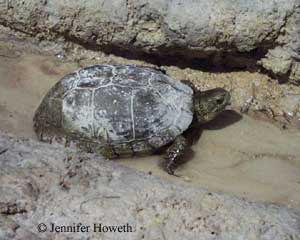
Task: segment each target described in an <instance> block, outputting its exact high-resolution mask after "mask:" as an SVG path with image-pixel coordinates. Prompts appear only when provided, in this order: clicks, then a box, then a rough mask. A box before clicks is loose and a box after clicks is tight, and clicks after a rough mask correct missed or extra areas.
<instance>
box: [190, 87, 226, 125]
mask: <svg viewBox="0 0 300 240" xmlns="http://www.w3.org/2000/svg"><path fill="white" fill-rule="evenodd" d="M228 105H230V93H229V92H228V91H226V90H225V89H223V88H214V89H211V90H207V91H203V92H198V93H196V94H195V97H194V111H195V114H196V117H197V120H198V122H199V123H206V122H208V121H210V120H212V119H214V118H215V117H216V116H217V115H218V114H219V113H221V112H222V111H224V110H225V108H226V106H228Z"/></svg>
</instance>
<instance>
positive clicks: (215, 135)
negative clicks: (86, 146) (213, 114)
mask: <svg viewBox="0 0 300 240" xmlns="http://www.w3.org/2000/svg"><path fill="white" fill-rule="evenodd" d="M80 65H82V64H79V63H75V62H62V61H61V60H60V59H59V58H57V57H55V56H43V55H38V54H26V55H24V54H22V53H11V52H7V53H6V52H5V51H4V52H3V51H2V52H1V54H0V129H1V130H5V131H8V132H12V133H14V134H16V135H18V136H25V137H32V138H35V134H34V132H33V130H32V117H33V114H34V111H35V109H36V108H37V106H38V104H39V102H40V101H41V99H42V97H43V96H44V95H45V93H46V92H47V91H48V90H49V89H50V87H51V86H52V85H53V84H54V83H55V82H56V81H58V80H59V79H60V78H61V77H63V76H64V75H65V74H66V73H68V72H71V71H73V70H75V69H77V68H79V66H80ZM235 74H237V75H238V74H240V73H235ZM243 74H244V73H243ZM248 75H249V78H251V77H254V78H255V77H256V76H257V73H248ZM299 143H300V131H293V130H290V129H289V130H282V129H280V128H278V127H276V126H274V125H273V124H270V123H268V122H265V121H258V120H254V119H252V118H250V117H248V116H246V115H243V116H241V115H239V114H238V113H236V112H233V111H228V112H225V113H224V114H223V115H222V116H220V117H219V118H218V119H217V120H216V121H214V122H213V123H211V124H210V125H208V126H205V127H204V129H203V132H202V134H201V137H200V139H199V141H198V142H197V143H196V144H195V145H194V146H193V147H192V150H193V156H192V159H191V160H190V161H189V162H187V163H186V164H185V165H184V166H182V167H181V168H180V169H178V171H177V173H178V174H179V175H181V176H182V177H171V176H169V175H167V174H166V173H165V172H164V171H162V169H161V168H160V167H159V166H158V162H159V158H160V157H159V156H153V157H145V158H135V159H123V160H120V163H121V164H124V165H126V166H129V167H132V168H135V169H138V170H141V171H145V172H149V173H150V174H154V175H159V176H162V177H164V178H168V179H170V180H172V181H175V182H179V183H180V182H183V181H184V182H188V183H189V184H192V185H195V186H199V187H204V188H207V189H209V190H211V191H224V192H230V193H233V194H235V195H239V196H242V197H245V198H248V199H255V200H262V201H267V202H273V203H279V204H284V205H287V206H291V207H300V147H299Z"/></svg>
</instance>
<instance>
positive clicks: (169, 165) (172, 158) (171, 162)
mask: <svg viewBox="0 0 300 240" xmlns="http://www.w3.org/2000/svg"><path fill="white" fill-rule="evenodd" d="M187 147H188V143H187V140H186V139H185V137H183V136H182V135H179V136H178V137H176V138H175V140H174V142H173V143H172V145H171V146H170V147H168V148H167V150H166V154H165V156H164V159H165V161H166V162H165V170H166V171H167V173H169V174H170V175H175V174H174V170H175V169H176V168H177V167H178V165H180V164H181V163H182V159H180V158H181V157H182V155H183V154H184V153H185V151H186V150H187Z"/></svg>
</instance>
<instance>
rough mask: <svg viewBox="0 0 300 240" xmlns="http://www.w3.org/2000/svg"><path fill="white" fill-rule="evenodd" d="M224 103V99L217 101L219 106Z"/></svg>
mask: <svg viewBox="0 0 300 240" xmlns="http://www.w3.org/2000/svg"><path fill="white" fill-rule="evenodd" d="M223 102H224V99H223V98H218V99H217V100H216V103H217V104H218V105H221V104H222V103H223Z"/></svg>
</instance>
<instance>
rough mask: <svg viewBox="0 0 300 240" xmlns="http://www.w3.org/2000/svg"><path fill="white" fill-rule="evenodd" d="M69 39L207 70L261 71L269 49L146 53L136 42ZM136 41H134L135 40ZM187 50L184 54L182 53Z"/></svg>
mask: <svg viewBox="0 0 300 240" xmlns="http://www.w3.org/2000/svg"><path fill="white" fill-rule="evenodd" d="M64 37H65V39H66V41H70V42H73V43H75V44H78V45H81V46H83V47H84V48H85V49H88V50H93V51H102V52H104V53H106V54H113V55H116V56H119V57H124V58H127V59H131V60H142V61H145V62H147V63H151V64H154V65H157V66H158V67H160V66H177V67H179V68H182V69H184V68H192V69H198V70H201V71H205V72H216V73H222V72H234V71H241V70H247V71H251V72H256V71H260V69H261V68H260V66H258V65H257V61H258V60H260V59H261V58H263V57H264V56H265V55H266V53H267V51H268V49H267V48H265V49H261V48H256V49H254V50H252V51H250V52H248V53H241V52H238V51H231V52H215V51H214V52H213V51H212V52H207V51H205V52H204V51H195V50H188V49H185V48H182V47H178V48H176V47H160V48H159V49H158V50H156V51H155V52H153V53H145V52H144V51H142V50H141V49H139V48H138V47H135V46H134V45H133V44H130V45H129V46H119V45H114V44H110V45H102V46H99V45H97V44H96V43H95V42H94V41H91V42H85V41H82V40H80V39H78V38H76V37H73V36H71V35H69V34H67V35H65V36H64ZM133 41H134V40H133ZM183 53H184V55H183ZM187 56H190V57H187Z"/></svg>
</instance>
